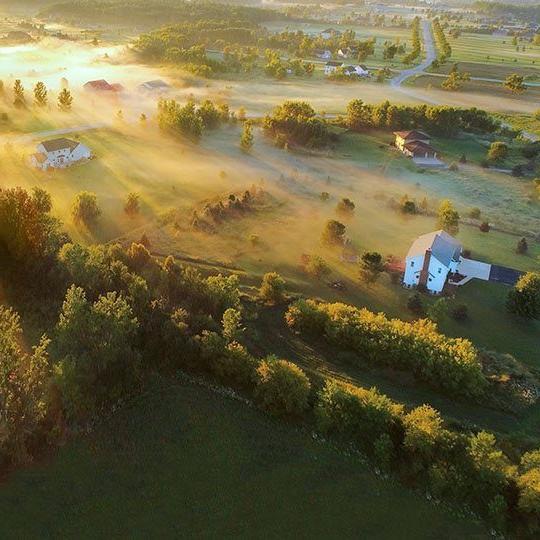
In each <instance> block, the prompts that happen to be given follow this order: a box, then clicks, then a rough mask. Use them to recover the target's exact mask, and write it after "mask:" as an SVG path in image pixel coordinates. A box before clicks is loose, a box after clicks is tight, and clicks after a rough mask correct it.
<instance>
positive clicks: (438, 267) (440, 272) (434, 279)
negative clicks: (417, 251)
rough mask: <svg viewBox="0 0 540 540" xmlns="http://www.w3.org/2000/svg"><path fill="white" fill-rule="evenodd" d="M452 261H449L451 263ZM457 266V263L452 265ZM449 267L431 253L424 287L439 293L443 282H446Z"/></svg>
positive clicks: (442, 287)
mask: <svg viewBox="0 0 540 540" xmlns="http://www.w3.org/2000/svg"><path fill="white" fill-rule="evenodd" d="M451 264H452V263H450V265H451ZM455 266H457V263H456V264H455V265H454V267H455ZM449 271H450V269H449V268H448V267H447V266H445V265H444V264H443V263H442V262H440V261H439V260H437V259H436V258H435V257H434V256H433V254H432V255H431V259H430V261H429V269H428V273H429V275H428V279H427V283H426V287H427V289H428V291H430V292H433V293H440V292H442V290H443V289H444V284H445V283H446V278H447V277H448V273H449Z"/></svg>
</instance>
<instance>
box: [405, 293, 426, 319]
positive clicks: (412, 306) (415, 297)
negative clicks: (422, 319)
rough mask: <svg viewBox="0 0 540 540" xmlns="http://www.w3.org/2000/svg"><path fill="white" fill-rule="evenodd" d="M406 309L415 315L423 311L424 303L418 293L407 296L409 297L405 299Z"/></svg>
mask: <svg viewBox="0 0 540 540" xmlns="http://www.w3.org/2000/svg"><path fill="white" fill-rule="evenodd" d="M407 309H408V310H409V311H410V312H412V313H414V314H415V315H422V313H424V304H423V303H422V298H421V297H420V295H419V294H418V293H414V294H412V295H411V296H409V299H408V300H407Z"/></svg>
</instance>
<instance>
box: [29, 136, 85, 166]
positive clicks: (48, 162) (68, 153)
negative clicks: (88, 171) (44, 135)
mask: <svg viewBox="0 0 540 540" xmlns="http://www.w3.org/2000/svg"><path fill="white" fill-rule="evenodd" d="M36 150H37V151H36V153H35V154H32V155H31V156H30V163H31V164H32V166H34V167H36V168H37V169H41V170H43V171H46V170H47V169H49V168H53V169H63V168H65V167H69V166H70V165H73V164H74V163H76V162H78V161H81V160H83V159H90V158H91V157H92V152H91V151H90V148H88V147H87V146H85V145H84V144H81V143H79V142H76V141H72V140H71V139H64V138H61V139H52V140H50V141H43V142H42V143H40V144H38V146H37V148H36Z"/></svg>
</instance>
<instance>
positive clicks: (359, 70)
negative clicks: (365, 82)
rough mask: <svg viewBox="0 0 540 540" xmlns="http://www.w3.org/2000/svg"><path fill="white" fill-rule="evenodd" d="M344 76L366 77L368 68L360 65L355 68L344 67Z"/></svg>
mask: <svg viewBox="0 0 540 540" xmlns="http://www.w3.org/2000/svg"><path fill="white" fill-rule="evenodd" d="M343 71H344V73H345V75H349V77H350V76H351V75H357V76H358V77H367V76H368V75H369V71H368V68H367V67H366V66H364V65H362V64H360V65H357V66H345V67H344V68H343Z"/></svg>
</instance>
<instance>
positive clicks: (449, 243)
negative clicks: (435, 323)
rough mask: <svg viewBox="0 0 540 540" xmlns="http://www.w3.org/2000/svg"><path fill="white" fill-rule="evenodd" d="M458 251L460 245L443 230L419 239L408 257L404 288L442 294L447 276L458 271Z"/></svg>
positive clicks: (460, 248) (459, 254)
mask: <svg viewBox="0 0 540 540" xmlns="http://www.w3.org/2000/svg"><path fill="white" fill-rule="evenodd" d="M461 251H462V246H461V244H460V243H459V242H458V241H457V240H456V239H455V238H453V237H452V236H450V235H449V234H448V233H446V232H444V231H442V230H441V231H435V232H432V233H428V234H423V235H422V236H419V237H418V238H417V239H416V240H415V241H414V243H413V245H412V246H411V248H410V249H409V252H408V253H407V258H406V260H405V275H404V277H403V284H404V285H405V286H406V287H409V288H410V287H418V286H419V285H423V286H425V287H426V289H427V290H428V291H429V292H431V293H433V294H438V293H440V292H442V290H443V289H444V285H445V283H446V279H447V278H448V275H449V274H453V273H456V272H457V271H458V267H459V264H460V260H461Z"/></svg>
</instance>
